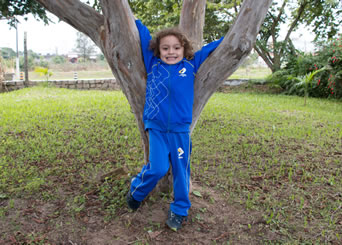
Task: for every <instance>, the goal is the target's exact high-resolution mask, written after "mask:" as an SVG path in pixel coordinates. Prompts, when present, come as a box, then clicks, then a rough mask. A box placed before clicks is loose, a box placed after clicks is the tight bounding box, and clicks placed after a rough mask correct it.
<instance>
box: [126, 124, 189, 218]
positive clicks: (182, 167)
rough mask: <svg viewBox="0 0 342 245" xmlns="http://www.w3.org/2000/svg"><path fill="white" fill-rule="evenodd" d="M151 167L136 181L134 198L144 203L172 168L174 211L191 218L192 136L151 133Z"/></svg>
mask: <svg viewBox="0 0 342 245" xmlns="http://www.w3.org/2000/svg"><path fill="white" fill-rule="evenodd" d="M148 132H149V140H150V153H149V163H148V164H146V165H144V166H143V168H142V170H141V172H140V173H139V174H138V175H137V176H136V178H134V179H133V180H132V183H131V194H132V196H133V198H134V199H135V200H137V201H142V200H144V199H145V197H146V196H147V195H148V194H149V193H150V191H152V190H153V188H154V187H155V186H156V184H157V183H158V181H159V180H160V179H161V178H162V177H164V176H165V174H166V173H167V171H168V170H169V162H170V161H171V165H172V175H173V192H174V201H173V202H172V203H171V206H170V209H171V211H172V212H174V213H175V214H178V215H181V216H188V210H189V208H190V206H191V203H190V199H189V185H190V184H189V182H190V153H191V139H190V134H189V133H170V132H161V131H158V130H154V129H149V130H148Z"/></svg>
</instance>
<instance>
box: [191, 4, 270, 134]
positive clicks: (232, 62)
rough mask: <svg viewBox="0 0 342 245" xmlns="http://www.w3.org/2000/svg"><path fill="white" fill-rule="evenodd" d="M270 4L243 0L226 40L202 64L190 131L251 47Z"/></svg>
mask: <svg viewBox="0 0 342 245" xmlns="http://www.w3.org/2000/svg"><path fill="white" fill-rule="evenodd" d="M271 3H272V0H258V1H253V0H245V1H243V4H242V7H241V9H240V12H239V15H238V16H237V18H236V20H235V22H234V24H233V26H232V27H231V28H230V29H229V32H228V33H227V34H226V36H225V38H224V40H223V41H222V43H221V44H220V46H219V47H218V48H217V49H216V50H215V51H214V52H213V53H212V54H211V55H210V57H208V59H206V61H205V62H204V63H203V64H202V66H201V67H200V69H199V71H198V72H197V75H196V80H195V98H194V108H193V123H192V125H191V130H193V129H194V127H195V125H196V123H197V120H198V118H199V115H200V113H201V111H202V109H203V108H204V106H205V104H206V103H207V101H208V100H209V98H210V96H211V95H212V94H213V93H214V92H215V91H216V90H217V89H218V88H219V87H220V85H221V84H222V82H223V81H224V80H225V79H227V78H228V77H229V76H230V75H231V74H232V73H233V72H234V71H235V70H236V69H237V68H238V67H239V65H240V64H241V62H243V60H244V59H245V58H246V57H247V56H248V54H249V53H250V51H251V50H252V48H253V46H254V43H255V40H256V36H257V34H258V33H259V30H260V27H261V24H262V22H263V21H264V18H265V16H266V13H267V10H268V8H269V6H270V5H271ZM200 96H201V98H200Z"/></svg>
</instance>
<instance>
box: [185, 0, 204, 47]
mask: <svg viewBox="0 0 342 245" xmlns="http://www.w3.org/2000/svg"><path fill="white" fill-rule="evenodd" d="M205 5H206V0H197V1H192V0H184V1H183V7H182V11H181V16H180V22H179V26H180V28H181V29H182V30H183V31H184V32H185V33H186V34H187V35H188V37H189V38H190V40H191V41H192V42H193V43H194V44H193V47H194V50H195V51H197V50H199V49H200V48H201V47H202V45H203V27H204V16H205Z"/></svg>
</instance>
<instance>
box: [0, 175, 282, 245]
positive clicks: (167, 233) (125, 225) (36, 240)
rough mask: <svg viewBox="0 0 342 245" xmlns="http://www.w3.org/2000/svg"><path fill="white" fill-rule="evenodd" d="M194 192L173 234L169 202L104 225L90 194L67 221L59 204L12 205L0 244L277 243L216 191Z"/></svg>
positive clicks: (256, 219) (252, 216)
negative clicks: (180, 225)
mask: <svg viewBox="0 0 342 245" xmlns="http://www.w3.org/2000/svg"><path fill="white" fill-rule="evenodd" d="M193 190H195V193H196V194H197V195H194V194H191V202H192V207H191V209H190V211H189V216H188V220H187V221H186V222H185V223H183V228H182V229H181V230H180V231H178V232H174V231H172V230H170V229H169V228H167V227H166V225H165V220H166V217H167V211H168V207H169V201H168V200H165V198H162V197H156V198H149V199H147V201H144V202H143V204H142V206H141V207H140V208H139V209H138V211H136V212H131V211H129V210H128V209H127V208H126V207H125V208H123V209H122V210H120V212H119V214H118V215H117V216H116V217H115V218H113V219H112V220H109V221H104V213H103V212H102V211H101V208H100V205H101V202H100V201H99V200H98V198H97V196H92V195H91V194H90V195H89V196H87V199H88V200H87V205H86V207H85V209H84V211H83V212H81V213H79V215H76V216H73V215H66V214H68V211H67V210H68V208H69V207H67V206H66V205H65V203H64V201H63V200H57V201H54V202H51V201H50V202H43V201H41V200H23V199H16V200H14V202H13V207H12V208H11V209H10V210H9V212H8V213H7V214H6V216H5V217H6V218H5V219H4V218H1V219H0V231H1V232H0V234H1V236H0V244H70V245H76V244H78V245H79V244H89V245H90V244H91V245H93V244H96V245H105V244H262V243H264V242H265V241H272V240H273V241H279V239H281V237H279V235H278V234H277V233H276V231H275V232H273V231H271V230H270V229H269V227H268V225H267V224H266V222H265V221H264V219H263V217H262V216H261V214H259V213H258V212H255V211H253V212H249V211H248V210H246V208H245V207H244V206H243V205H240V204H236V203H228V201H227V200H228V198H225V197H224V195H223V194H221V193H220V191H219V190H216V189H212V188H210V187H208V186H203V185H201V183H200V182H196V180H194V183H193ZM198 192H199V193H200V195H201V196H199V194H198ZM4 205H8V203H5V201H3V202H0V207H1V206H4ZM9 222H11V223H10V224H11V225H10V226H8V224H9ZM1 239H3V240H1Z"/></svg>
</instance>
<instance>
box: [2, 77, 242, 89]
mask: <svg viewBox="0 0 342 245" xmlns="http://www.w3.org/2000/svg"><path fill="white" fill-rule="evenodd" d="M247 82H248V80H247V79H229V80H227V81H226V82H224V83H223V85H222V87H225V86H237V85H241V84H243V83H247ZM42 83H46V81H30V82H28V86H29V87H33V86H36V85H38V84H42ZM48 83H49V84H50V85H52V86H54V87H56V88H68V89H84V90H120V86H119V84H117V83H116V80H115V79H112V78H110V79H84V80H59V81H49V82H48ZM22 88H25V85H24V81H4V82H3V84H2V85H1V83H0V92H10V91H14V90H18V89H22Z"/></svg>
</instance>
